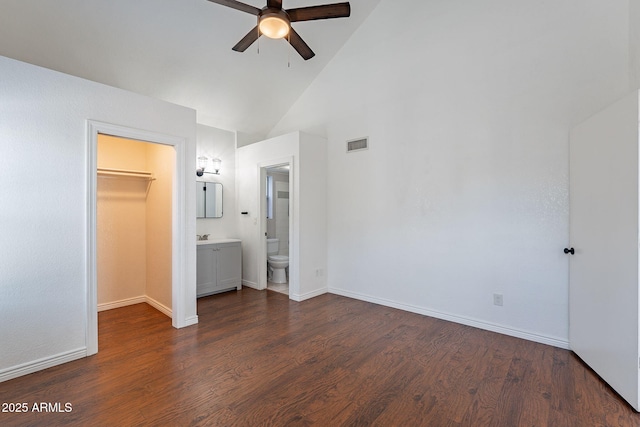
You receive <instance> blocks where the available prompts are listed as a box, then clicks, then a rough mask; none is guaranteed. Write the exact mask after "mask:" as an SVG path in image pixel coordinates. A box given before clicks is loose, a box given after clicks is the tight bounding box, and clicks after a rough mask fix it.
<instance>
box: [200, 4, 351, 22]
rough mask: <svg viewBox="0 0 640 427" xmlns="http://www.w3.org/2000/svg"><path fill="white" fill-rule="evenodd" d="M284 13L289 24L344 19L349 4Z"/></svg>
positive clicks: (314, 7)
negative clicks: (287, 16) (288, 19)
mask: <svg viewBox="0 0 640 427" xmlns="http://www.w3.org/2000/svg"><path fill="white" fill-rule="evenodd" d="M209 1H211V0H209ZM286 12H287V13H288V14H289V18H290V20H291V22H300V21H312V20H315V19H331V18H346V17H348V16H349V15H351V5H350V4H349V2H345V3H335V4H323V5H320V6H309V7H300V8H297V9H289V10H287V11H286Z"/></svg>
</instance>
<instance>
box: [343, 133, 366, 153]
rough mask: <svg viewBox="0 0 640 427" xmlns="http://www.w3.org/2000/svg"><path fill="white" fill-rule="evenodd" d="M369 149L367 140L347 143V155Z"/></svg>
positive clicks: (361, 139) (353, 140)
mask: <svg viewBox="0 0 640 427" xmlns="http://www.w3.org/2000/svg"><path fill="white" fill-rule="evenodd" d="M367 148H369V138H368V137H364V138H358V139H352V140H351V141H347V153H351V152H352V151H361V150H366V149H367Z"/></svg>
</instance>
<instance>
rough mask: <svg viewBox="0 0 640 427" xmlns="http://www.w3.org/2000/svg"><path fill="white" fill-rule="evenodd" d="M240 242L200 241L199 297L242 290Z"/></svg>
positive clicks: (198, 259)
mask: <svg viewBox="0 0 640 427" xmlns="http://www.w3.org/2000/svg"><path fill="white" fill-rule="evenodd" d="M240 243H241V242H240V240H237V239H215V240H199V241H198V248H197V253H198V255H197V273H196V284H197V295H198V297H202V296H205V295H211V294H215V293H218V292H224V291H230V290H235V289H237V290H240V289H241V288H242V249H241V246H240Z"/></svg>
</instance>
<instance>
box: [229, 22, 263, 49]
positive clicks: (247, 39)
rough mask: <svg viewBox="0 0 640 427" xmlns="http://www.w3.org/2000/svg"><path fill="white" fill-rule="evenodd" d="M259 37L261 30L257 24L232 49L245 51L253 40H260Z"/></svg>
mask: <svg viewBox="0 0 640 427" xmlns="http://www.w3.org/2000/svg"><path fill="white" fill-rule="evenodd" d="M259 37H260V30H258V26H257V25H256V26H255V27H253V29H252V30H251V31H249V32H248V33H247V35H246V36H244V37H243V38H242V40H240V41H239V42H238V44H236V45H235V46H234V47H232V48H231V49H233V50H235V51H236V52H244V51H245V50H247V48H248V47H249V46H251V45H252V44H253V42H255V41H256V40H258V38H259Z"/></svg>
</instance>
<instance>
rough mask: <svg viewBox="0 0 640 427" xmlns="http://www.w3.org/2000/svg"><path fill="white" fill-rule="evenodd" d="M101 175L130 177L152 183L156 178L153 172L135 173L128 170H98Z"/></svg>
mask: <svg viewBox="0 0 640 427" xmlns="http://www.w3.org/2000/svg"><path fill="white" fill-rule="evenodd" d="M98 173H99V174H105V175H115V176H130V177H135V178H146V179H148V180H150V181H154V180H155V178H154V177H153V174H152V173H151V172H145V171H134V170H127V169H111V168H98Z"/></svg>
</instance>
